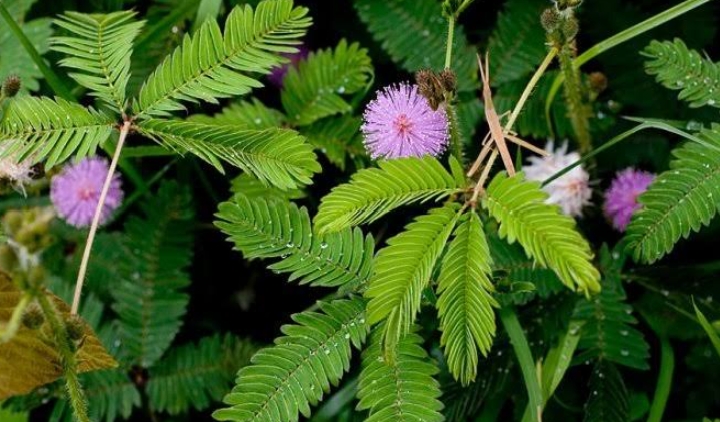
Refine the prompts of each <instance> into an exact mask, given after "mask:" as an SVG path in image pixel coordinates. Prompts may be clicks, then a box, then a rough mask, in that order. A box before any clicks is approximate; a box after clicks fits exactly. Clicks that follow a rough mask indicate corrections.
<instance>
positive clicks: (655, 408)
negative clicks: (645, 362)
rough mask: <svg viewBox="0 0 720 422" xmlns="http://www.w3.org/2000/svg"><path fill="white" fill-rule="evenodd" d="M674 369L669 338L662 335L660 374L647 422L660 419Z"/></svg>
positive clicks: (670, 386) (659, 420) (656, 421)
mask: <svg viewBox="0 0 720 422" xmlns="http://www.w3.org/2000/svg"><path fill="white" fill-rule="evenodd" d="M674 370H675V354H674V353H673V348H672V345H671V344H670V340H668V339H667V338H666V337H664V336H663V337H661V338H660V374H659V375H658V382H657V385H656V386H655V396H654V397H653V401H652V406H651V407H650V415H649V416H648V419H647V420H648V422H661V421H662V417H663V413H665V405H666V404H667V401H668V398H669V397H670V389H671V388H672V378H673V371H674Z"/></svg>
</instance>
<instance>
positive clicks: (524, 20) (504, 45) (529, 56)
mask: <svg viewBox="0 0 720 422" xmlns="http://www.w3.org/2000/svg"><path fill="white" fill-rule="evenodd" d="M544 7H547V2H545V1H543V0H510V1H508V2H506V3H505V9H504V10H503V12H501V13H500V16H499V17H498V21H497V24H496V25H495V30H494V31H493V33H492V35H491V36H490V42H489V45H488V52H489V55H490V75H491V78H490V81H491V83H492V84H493V85H495V86H500V85H502V84H504V83H507V82H511V81H515V80H518V79H520V78H522V77H523V76H526V75H529V74H530V73H532V72H533V71H534V70H535V68H536V67H537V66H538V65H539V64H540V62H541V61H542V59H543V58H544V57H545V54H547V52H546V50H547V47H546V46H545V30H544V29H543V27H542V26H541V25H540V13H541V12H542V9H543V8H544Z"/></svg>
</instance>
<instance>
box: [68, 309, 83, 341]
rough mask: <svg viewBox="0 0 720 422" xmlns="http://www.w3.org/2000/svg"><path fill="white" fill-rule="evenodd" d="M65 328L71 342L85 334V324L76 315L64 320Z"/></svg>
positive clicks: (78, 339)
mask: <svg viewBox="0 0 720 422" xmlns="http://www.w3.org/2000/svg"><path fill="white" fill-rule="evenodd" d="M65 329H66V330H67V335H68V338H69V339H70V340H71V341H73V342H77V341H80V340H82V338H83V337H84V336H85V324H84V323H83V321H82V319H81V318H80V317H79V316H77V315H71V316H70V317H69V318H68V319H67V321H65Z"/></svg>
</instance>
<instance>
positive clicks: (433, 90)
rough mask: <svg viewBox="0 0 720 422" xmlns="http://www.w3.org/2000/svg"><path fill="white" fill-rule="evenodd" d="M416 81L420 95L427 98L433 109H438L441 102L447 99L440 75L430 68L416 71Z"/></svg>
mask: <svg viewBox="0 0 720 422" xmlns="http://www.w3.org/2000/svg"><path fill="white" fill-rule="evenodd" d="M415 82H416V83H417V85H418V91H419V92H420V95H422V96H423V97H425V98H427V100H428V103H429V104H430V107H431V108H432V109H433V110H437V108H438V106H439V105H440V103H442V102H443V101H444V100H445V95H444V92H443V85H442V82H441V81H440V78H439V77H438V75H437V74H436V73H435V72H433V71H432V70H429V69H422V70H418V71H417V73H415Z"/></svg>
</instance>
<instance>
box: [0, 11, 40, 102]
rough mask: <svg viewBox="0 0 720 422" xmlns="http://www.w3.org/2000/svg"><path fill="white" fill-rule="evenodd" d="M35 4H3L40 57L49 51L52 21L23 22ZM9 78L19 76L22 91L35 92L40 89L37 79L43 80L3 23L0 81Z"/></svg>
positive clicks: (0, 42)
mask: <svg viewBox="0 0 720 422" xmlns="http://www.w3.org/2000/svg"><path fill="white" fill-rule="evenodd" d="M35 2H36V0H4V1H3V5H4V6H5V7H6V8H7V9H8V12H10V15H11V16H12V17H13V19H14V20H15V22H17V24H18V25H19V26H20V29H21V30H22V31H23V33H24V34H25V36H26V37H27V38H28V40H30V43H31V44H32V45H33V47H35V49H36V50H37V52H38V53H39V54H41V55H42V54H45V53H47V52H48V50H49V49H50V36H51V35H52V20H51V19H48V18H40V19H33V20H31V21H26V20H25V15H26V14H27V12H28V10H29V9H30V7H31V6H32V5H33V3H35ZM11 75H19V76H21V77H22V90H23V91H37V90H38V89H39V88H40V83H39V81H38V80H39V79H42V77H43V74H42V72H41V71H40V69H38V68H37V67H36V66H35V62H33V60H32V58H31V57H30V55H29V54H28V52H27V51H26V50H25V48H24V47H23V46H22V44H20V43H19V42H18V41H17V39H16V38H15V37H14V35H13V34H12V32H11V31H10V28H8V26H7V25H6V24H5V23H2V24H0V81H4V80H5V78H7V77H8V76H11Z"/></svg>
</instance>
